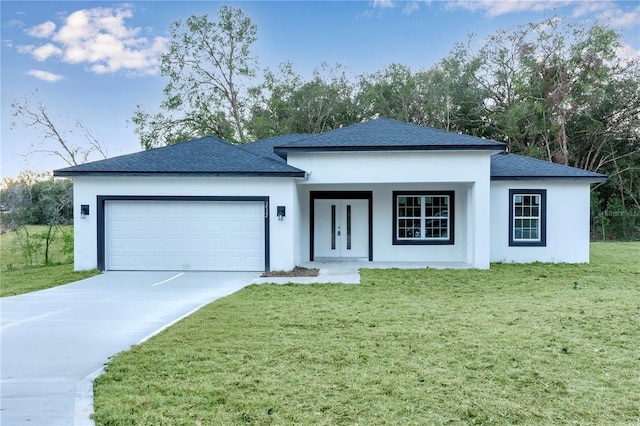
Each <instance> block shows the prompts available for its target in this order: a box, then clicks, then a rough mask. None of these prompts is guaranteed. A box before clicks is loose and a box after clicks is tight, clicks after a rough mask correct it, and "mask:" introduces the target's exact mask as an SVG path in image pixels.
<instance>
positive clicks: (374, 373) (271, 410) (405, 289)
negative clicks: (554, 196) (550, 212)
mask: <svg viewBox="0 0 640 426" xmlns="http://www.w3.org/2000/svg"><path fill="white" fill-rule="evenodd" d="M638 259H640V244H638V243H596V244H593V245H592V263H591V264H589V265H566V264H560V265H553V264H531V265H505V264H495V265H492V268H491V270H489V271H477V270H442V271H440V270H429V269H423V270H363V271H362V284H361V285H350V286H347V285H284V286H282V285H254V286H250V287H247V288H245V289H243V290H242V291H240V292H238V293H236V294H234V295H231V296H229V297H226V298H224V299H221V300H219V301H216V302H214V303H213V304H211V305H209V306H207V307H205V308H203V309H202V310H200V311H198V312H197V313H195V314H194V315H192V316H191V317H189V318H187V319H185V320H183V321H181V322H180V323H178V324H176V325H175V326H173V327H171V328H169V329H168V330H166V331H164V332H163V333H161V334H160V335H158V336H156V337H155V338H153V339H151V340H150V341H148V342H146V343H144V344H142V345H139V346H136V347H134V348H132V349H131V350H130V351H127V352H124V353H121V354H120V355H118V356H117V357H115V358H114V359H113V360H112V361H111V362H110V364H109V365H108V367H107V370H106V373H105V374H104V375H102V376H101V377H99V378H98V379H97V380H96V382H95V410H96V413H95V415H94V419H95V420H96V424H97V425H123V424H127V425H129V424H140V425H147V424H154V425H162V424H167V425H169V424H170V425H187V424H189V425H194V424H217V425H244V424H252V425H291V424H300V425H354V424H361V425H399V424H402V425H411V424H415V425H423V424H444V423H451V424H486V423H493V424H504V425H507V424H508V425H511V424H540V425H547V424H581V425H584V424H592V425H606V424H612V425H613V424H616V425H618V424H636V423H638V422H640V392H638V390H639V389H640V373H639V372H640V346H639V345H638V342H640V284H639V283H640V266H639V265H638V263H639V262H638Z"/></svg>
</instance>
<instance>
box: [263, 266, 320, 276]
mask: <svg viewBox="0 0 640 426" xmlns="http://www.w3.org/2000/svg"><path fill="white" fill-rule="evenodd" d="M318 272H320V270H319V269H318V268H303V267H302V266H296V267H295V268H293V269H292V270H290V271H269V272H263V273H262V275H260V276H261V277H317V276H318Z"/></svg>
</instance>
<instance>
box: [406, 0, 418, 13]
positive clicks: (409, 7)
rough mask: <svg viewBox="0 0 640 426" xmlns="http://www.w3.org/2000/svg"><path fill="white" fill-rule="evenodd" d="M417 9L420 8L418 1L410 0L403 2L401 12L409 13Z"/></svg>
mask: <svg viewBox="0 0 640 426" xmlns="http://www.w3.org/2000/svg"><path fill="white" fill-rule="evenodd" d="M418 9H420V3H418V2H417V1H410V2H407V3H406V4H405V6H404V8H403V9H402V13H404V14H405V15H411V14H412V13H413V12H415V11H416V10H418Z"/></svg>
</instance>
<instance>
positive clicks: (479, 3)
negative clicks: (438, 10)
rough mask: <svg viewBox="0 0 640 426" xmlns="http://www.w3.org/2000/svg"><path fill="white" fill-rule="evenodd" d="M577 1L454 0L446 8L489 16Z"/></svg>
mask: <svg viewBox="0 0 640 426" xmlns="http://www.w3.org/2000/svg"><path fill="white" fill-rule="evenodd" d="M576 3H579V2H578V1H576V0H529V1H521V0H456V1H452V2H450V3H447V8H448V9H464V10H470V11H472V12H476V11H481V12H482V11H484V12H485V14H486V15H487V16H489V17H495V16H500V15H506V14H508V13H518V12H544V11H545V10H553V9H557V8H559V7H563V6H567V5H571V4H576Z"/></svg>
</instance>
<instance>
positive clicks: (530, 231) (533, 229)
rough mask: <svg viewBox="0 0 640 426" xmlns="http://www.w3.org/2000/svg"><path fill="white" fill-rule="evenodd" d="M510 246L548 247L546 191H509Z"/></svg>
mask: <svg viewBox="0 0 640 426" xmlns="http://www.w3.org/2000/svg"><path fill="white" fill-rule="evenodd" d="M509 200H510V202H509V245H510V246H525V247H532V246H543V247H544V246H546V244H547V238H546V237H547V236H546V227H547V226H546V217H547V214H546V202H547V191H546V190H545V189H510V190H509Z"/></svg>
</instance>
